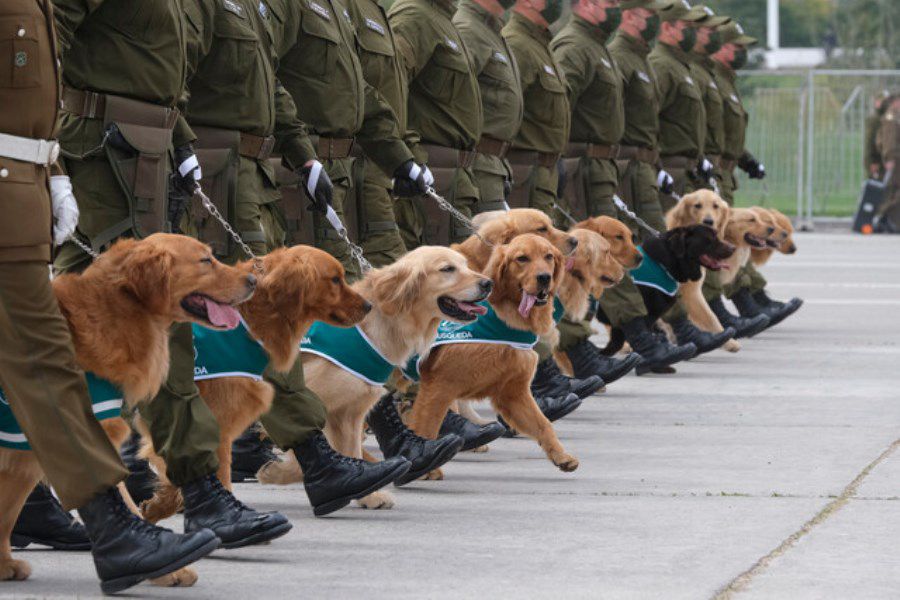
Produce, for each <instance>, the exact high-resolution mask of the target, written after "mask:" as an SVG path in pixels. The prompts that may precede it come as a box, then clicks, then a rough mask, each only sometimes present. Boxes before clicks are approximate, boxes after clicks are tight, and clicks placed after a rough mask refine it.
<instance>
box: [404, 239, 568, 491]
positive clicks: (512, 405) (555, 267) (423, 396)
mask: <svg viewBox="0 0 900 600" xmlns="http://www.w3.org/2000/svg"><path fill="white" fill-rule="evenodd" d="M564 268H565V267H564V260H563V255H562V253H561V252H560V251H559V250H558V249H557V248H556V247H555V246H554V245H553V244H551V243H550V242H549V241H547V240H546V239H544V238H542V237H539V236H537V235H534V234H524V235H520V236H518V237H516V238H514V239H513V240H512V241H511V242H510V243H509V244H506V245H501V246H496V247H494V250H493V253H492V255H491V258H490V261H489V262H488V265H487V267H486V268H485V274H486V275H488V277H490V278H491V279H492V280H493V281H494V289H493V291H492V292H491V295H490V296H489V298H488V300H489V302H490V305H491V308H492V309H493V311H494V313H495V315H496V316H495V317H494V321H493V322H494V323H495V325H497V326H500V327H502V326H506V327H508V328H509V329H511V330H512V331H513V332H519V333H520V334H526V333H531V334H534V335H533V336H532V338H531V339H532V340H533V341H532V342H530V344H531V345H528V344H529V342H524V343H523V344H524V345H515V344H512V343H507V342H506V341H499V342H489V343H485V342H479V341H478V339H477V338H476V339H474V340H471V341H468V342H459V343H456V342H453V343H447V344H443V345H435V346H434V347H432V349H431V351H430V352H429V354H428V356H427V357H424V358H423V359H422V360H421V362H420V363H419V369H420V374H421V385H420V388H419V394H418V397H417V398H416V402H415V404H414V405H413V408H412V411H411V414H410V419H409V424H410V427H411V428H412V429H413V430H414V431H415V432H416V433H418V434H419V435H421V436H423V437H426V438H431V439H433V438H434V437H435V436H436V435H437V433H438V430H439V429H440V425H441V422H442V421H443V419H444V416H445V415H446V414H447V410H448V408H449V407H450V405H451V404H452V403H453V402H454V401H455V400H460V401H471V400H480V399H482V398H489V399H490V401H491V404H492V405H493V407H494V409H495V410H496V411H497V412H498V413H500V415H502V416H503V418H504V419H505V420H506V422H507V423H509V425H510V426H511V427H513V428H515V429H516V430H517V431H519V432H521V433H524V434H526V435H528V436H530V437H532V438H534V439H535V440H537V441H538V443H539V444H540V446H541V448H543V449H544V451H545V452H546V454H547V457H548V458H549V459H550V460H551V461H552V462H553V464H555V465H556V466H557V467H559V469H561V470H562V471H574V470H575V469H576V468H577V467H578V459H577V458H575V457H574V456H572V455H570V454H568V453H566V451H565V450H564V448H563V447H562V444H560V442H559V440H558V439H557V437H556V433H555V432H554V430H553V426H552V425H551V424H550V422H549V421H548V420H547V418H546V417H544V415H543V414H542V413H541V410H540V408H538V406H537V403H536V402H535V401H534V398H533V397H532V395H531V390H530V384H531V380H532V378H533V377H534V372H535V368H536V367H537V355H536V354H535V353H534V352H533V351H531V350H530V348H531V347H532V346H533V344H534V342H536V341H537V336H539V335H545V334H547V333H549V332H550V330H551V329H553V327H554V320H553V295H554V294H555V293H556V291H557V290H558V288H559V285H560V283H561V281H562V277H563V272H564ZM483 319H486V317H482V318H481V320H483ZM481 320H480V321H481ZM459 339H463V337H460V338H459ZM439 343H440V342H439ZM440 476H441V475H440V473H437V474H435V475H434V476H433V477H432V478H440Z"/></svg>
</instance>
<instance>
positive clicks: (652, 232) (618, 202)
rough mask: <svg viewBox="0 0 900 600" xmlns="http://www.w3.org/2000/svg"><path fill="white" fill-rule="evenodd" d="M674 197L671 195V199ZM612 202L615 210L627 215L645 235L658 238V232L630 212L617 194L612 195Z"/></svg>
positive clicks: (673, 194)
mask: <svg viewBox="0 0 900 600" xmlns="http://www.w3.org/2000/svg"><path fill="white" fill-rule="evenodd" d="M676 195H677V194H675V193H674V192H673V193H672V197H673V198H674V197H675V196H676ZM680 201H681V200H680V198H679V202H680ZM613 202H614V203H615V205H616V208H618V209H619V210H620V211H622V212H623V213H625V214H626V215H628V218H629V219H631V220H632V221H634V222H635V223H637V224H638V227H640V228H641V229H643V230H645V231H646V232H647V233H649V234H650V235H653V236H658V235H659V232H658V231H657V230H656V229H654V228H653V227H651V226H650V225H649V224H648V223H647V222H646V221H645V220H643V219H642V218H640V217H639V216H637V215H636V214H634V211H632V210H631V209H630V208H628V205H627V204H625V201H624V200H622V199H621V198H619V196H618V195H617V194H613Z"/></svg>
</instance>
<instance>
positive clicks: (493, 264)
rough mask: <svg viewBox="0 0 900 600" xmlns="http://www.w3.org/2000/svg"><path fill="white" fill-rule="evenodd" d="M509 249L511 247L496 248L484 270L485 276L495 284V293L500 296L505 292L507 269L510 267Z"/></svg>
mask: <svg viewBox="0 0 900 600" xmlns="http://www.w3.org/2000/svg"><path fill="white" fill-rule="evenodd" d="M508 249H509V246H494V251H493V252H492V253H491V259H490V260H489V261H488V264H487V266H486V267H485V269H484V273H485V275H487V276H488V278H490V279H491V280H493V282H494V292H496V293H498V294H500V295H502V294H503V293H504V292H505V286H506V268H507V267H508V266H509V252H508ZM492 295H493V294H492Z"/></svg>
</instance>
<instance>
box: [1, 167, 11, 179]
mask: <svg viewBox="0 0 900 600" xmlns="http://www.w3.org/2000/svg"><path fill="white" fill-rule="evenodd" d="M0 177H4V178H5V177H9V169H0Z"/></svg>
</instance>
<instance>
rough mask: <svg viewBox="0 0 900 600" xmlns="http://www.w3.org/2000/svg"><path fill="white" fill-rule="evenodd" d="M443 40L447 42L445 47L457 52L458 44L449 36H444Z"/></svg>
mask: <svg viewBox="0 0 900 600" xmlns="http://www.w3.org/2000/svg"><path fill="white" fill-rule="evenodd" d="M444 42H445V43H446V44H447V47H448V48H450V50H452V51H453V52H455V53H457V54H459V44H457V43H456V42H455V41H453V40H451V39H450V38H444Z"/></svg>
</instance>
